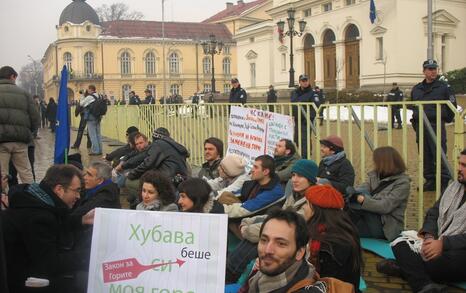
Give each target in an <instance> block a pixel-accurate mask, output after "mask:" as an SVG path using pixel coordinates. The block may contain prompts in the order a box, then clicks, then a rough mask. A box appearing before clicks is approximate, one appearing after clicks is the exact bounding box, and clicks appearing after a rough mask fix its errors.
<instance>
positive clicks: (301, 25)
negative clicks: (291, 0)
mask: <svg viewBox="0 0 466 293" xmlns="http://www.w3.org/2000/svg"><path fill="white" fill-rule="evenodd" d="M287 13H288V18H287V19H286V20H287V22H288V31H286V32H285V22H284V21H283V20H280V21H279V22H277V26H278V31H279V33H281V34H282V35H285V36H289V37H290V83H289V85H288V87H294V68H293V56H294V55H293V37H294V36H298V37H300V36H302V35H303V32H304V29H305V28H306V21H305V20H303V19H302V20H300V21H298V24H299V31H297V30H295V29H294V23H295V18H294V14H295V10H294V9H293V8H290V9H288V10H287Z"/></svg>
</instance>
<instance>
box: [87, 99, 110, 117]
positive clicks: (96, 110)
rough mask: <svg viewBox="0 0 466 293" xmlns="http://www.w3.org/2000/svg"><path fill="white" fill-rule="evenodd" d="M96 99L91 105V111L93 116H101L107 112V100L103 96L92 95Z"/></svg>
mask: <svg viewBox="0 0 466 293" xmlns="http://www.w3.org/2000/svg"><path fill="white" fill-rule="evenodd" d="M92 96H93V97H94V98H95V101H94V102H93V103H91V104H90V105H89V112H90V113H91V114H92V116H94V117H96V118H100V117H102V116H104V115H105V114H107V101H105V99H104V98H103V97H102V96H98V95H92Z"/></svg>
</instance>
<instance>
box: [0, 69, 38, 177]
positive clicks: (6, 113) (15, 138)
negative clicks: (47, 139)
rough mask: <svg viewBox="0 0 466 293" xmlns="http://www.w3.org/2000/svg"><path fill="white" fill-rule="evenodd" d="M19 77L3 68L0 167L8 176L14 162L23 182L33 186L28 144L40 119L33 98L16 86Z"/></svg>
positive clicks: (0, 99)
mask: <svg viewBox="0 0 466 293" xmlns="http://www.w3.org/2000/svg"><path fill="white" fill-rule="evenodd" d="M17 76H18V74H17V73H16V71H15V70H14V69H13V68H11V67H10V66H4V67H2V68H0V167H1V168H2V169H1V171H2V174H8V166H9V162H10V159H11V161H12V162H13V165H14V166H15V167H16V170H17V171H18V173H19V176H20V178H21V181H22V182H23V183H32V182H33V181H34V180H33V176H32V170H31V164H30V163H29V159H28V144H29V143H30V142H32V139H33V138H32V134H33V133H34V132H35V131H36V130H37V128H38V127H39V123H40V121H39V119H40V118H39V112H37V110H36V107H35V106H34V102H33V100H32V98H31V96H30V95H29V94H28V93H27V92H26V91H24V90H23V89H21V88H20V87H18V86H17V85H16V78H17Z"/></svg>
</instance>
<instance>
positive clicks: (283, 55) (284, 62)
mask: <svg viewBox="0 0 466 293" xmlns="http://www.w3.org/2000/svg"><path fill="white" fill-rule="evenodd" d="M281 57H282V58H281V63H282V71H286V53H282V56H281Z"/></svg>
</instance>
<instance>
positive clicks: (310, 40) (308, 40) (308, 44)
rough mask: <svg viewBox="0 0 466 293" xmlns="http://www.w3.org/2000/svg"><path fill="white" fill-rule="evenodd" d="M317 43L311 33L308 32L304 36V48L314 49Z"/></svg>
mask: <svg viewBox="0 0 466 293" xmlns="http://www.w3.org/2000/svg"><path fill="white" fill-rule="evenodd" d="M315 43H316V42H315V40H314V37H313V36H312V35H311V34H306V36H305V37H304V50H306V49H312V48H313V46H314V45H315Z"/></svg>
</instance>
